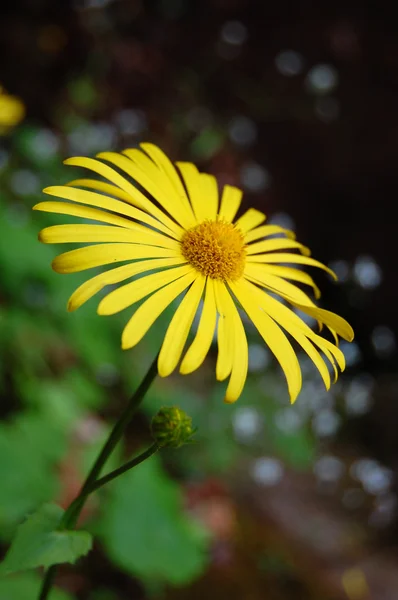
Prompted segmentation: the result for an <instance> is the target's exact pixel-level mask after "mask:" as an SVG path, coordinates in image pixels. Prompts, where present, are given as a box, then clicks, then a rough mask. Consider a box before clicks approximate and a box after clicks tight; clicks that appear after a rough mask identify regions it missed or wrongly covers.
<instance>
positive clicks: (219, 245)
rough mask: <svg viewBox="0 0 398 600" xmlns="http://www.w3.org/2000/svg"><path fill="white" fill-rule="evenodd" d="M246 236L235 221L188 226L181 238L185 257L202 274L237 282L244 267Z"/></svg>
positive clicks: (205, 222)
mask: <svg viewBox="0 0 398 600" xmlns="http://www.w3.org/2000/svg"><path fill="white" fill-rule="evenodd" d="M245 248H246V246H245V243H244V239H243V235H242V233H241V232H240V230H239V229H237V228H236V227H235V226H234V225H232V223H227V222H225V221H203V223H200V224H199V225H197V226H196V227H193V228H192V229H188V231H186V233H185V234H184V236H183V238H182V240H181V252H182V255H183V256H184V258H186V260H187V261H188V262H189V263H190V264H191V265H192V266H193V267H195V269H197V270H198V271H199V272H200V273H202V274H203V275H207V276H208V277H211V278H212V279H221V280H224V281H225V280H227V279H229V280H231V281H235V280H237V279H239V278H240V277H241V276H242V273H243V270H244V268H245V260H246V251H245Z"/></svg>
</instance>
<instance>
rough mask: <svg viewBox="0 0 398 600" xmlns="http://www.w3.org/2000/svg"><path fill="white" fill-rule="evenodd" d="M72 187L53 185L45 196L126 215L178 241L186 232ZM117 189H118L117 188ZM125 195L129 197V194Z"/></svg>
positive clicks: (115, 201) (125, 206) (102, 197)
mask: <svg viewBox="0 0 398 600" xmlns="http://www.w3.org/2000/svg"><path fill="white" fill-rule="evenodd" d="M99 183H101V182H99ZM104 185H109V184H104ZM70 186H71V184H68V185H67V186H65V185H53V186H51V187H47V188H45V189H44V190H43V192H44V193H45V194H49V195H50V196H56V197H58V198H64V199H65V200H71V201H72V202H78V203H79V204H88V205H89V206H95V207H97V208H104V209H106V210H110V211H112V212H115V213H119V214H121V215H125V216H126V217H130V218H131V219H134V220H136V221H142V222H143V223H146V224H147V225H150V226H151V227H154V228H156V229H159V231H162V232H163V233H166V234H167V235H169V236H171V237H173V238H175V239H178V240H180V239H181V237H182V235H183V233H184V230H183V229H182V228H180V232H179V234H176V233H175V231H174V230H171V229H170V228H169V227H167V226H166V225H164V223H161V222H160V221H159V220H158V219H155V218H154V217H151V216H150V215H148V213H146V212H144V211H143V210H140V209H139V208H136V207H135V206H132V205H131V204H126V202H120V200H115V199H114V198H109V196H104V195H103V194H97V193H96V192H89V191H87V190H79V189H77V188H73V187H70ZM110 187H115V186H110ZM115 189H117V188H116V187H115ZM125 195H126V196H128V194H125Z"/></svg>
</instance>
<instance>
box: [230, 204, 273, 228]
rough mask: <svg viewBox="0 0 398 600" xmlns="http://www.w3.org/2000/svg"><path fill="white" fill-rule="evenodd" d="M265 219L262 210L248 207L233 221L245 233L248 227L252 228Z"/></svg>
mask: <svg viewBox="0 0 398 600" xmlns="http://www.w3.org/2000/svg"><path fill="white" fill-rule="evenodd" d="M265 219H266V216H265V215H264V214H263V213H262V212H260V211H259V210H256V209H255V208H249V210H247V211H246V212H245V213H244V214H243V215H242V216H241V217H239V219H238V220H237V221H236V222H235V226H236V227H238V228H239V229H240V230H241V232H242V233H247V232H248V231H250V229H254V227H257V225H260V224H261V223H263V221H265Z"/></svg>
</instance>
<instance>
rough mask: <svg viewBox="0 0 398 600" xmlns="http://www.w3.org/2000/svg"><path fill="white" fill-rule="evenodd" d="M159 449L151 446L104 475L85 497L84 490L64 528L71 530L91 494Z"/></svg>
mask: <svg viewBox="0 0 398 600" xmlns="http://www.w3.org/2000/svg"><path fill="white" fill-rule="evenodd" d="M159 448H160V446H159V445H158V444H157V443H155V444H152V446H150V447H149V448H148V449H147V450H145V452H142V454H139V455H138V456H136V457H135V458H132V459H131V460H129V461H128V462H126V463H125V464H124V465H122V466H121V467H118V468H117V469H115V470H114V471H111V472H110V473H108V474H107V475H104V477H101V478H100V479H97V481H94V483H93V484H92V485H91V487H90V488H87V489H86V490H85V492H84V495H83V490H82V491H81V492H80V494H79V495H78V497H77V498H75V500H74V501H73V502H72V504H71V505H70V506H69V508H68V510H67V512H66V513H65V515H64V519H63V521H65V516H66V514H68V515H69V517H68V519H67V523H66V524H65V522H64V523H63V526H62V528H63V529H70V527H69V526H68V524H69V523H71V522H73V521H74V519H75V517H76V518H77V517H78V516H79V514H80V511H81V508H82V506H83V504H84V503H85V501H86V499H87V497H88V496H89V495H90V494H92V493H93V492H96V491H97V490H99V488H101V487H102V486H103V485H106V484H107V483H109V482H110V481H112V480H113V479H116V477H119V475H123V473H125V472H126V471H129V470H130V469H133V468H134V467H136V466H137V465H139V464H140V463H142V462H144V460H146V459H147V458H149V457H150V456H152V455H153V454H155V452H157V451H158V450H159Z"/></svg>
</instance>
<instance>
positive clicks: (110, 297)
mask: <svg viewBox="0 0 398 600" xmlns="http://www.w3.org/2000/svg"><path fill="white" fill-rule="evenodd" d="M191 269H192V267H191V266H190V265H182V266H180V267H175V268H172V269H167V270H166V271H160V272H159V273H152V274H151V275H146V276H144V277H141V278H140V279H136V280H135V281H131V282H130V283H127V284H126V285H123V286H121V287H119V288H117V289H116V290H113V291H112V292H110V293H109V294H107V295H106V296H105V297H104V298H103V299H102V300H101V302H100V303H99V305H98V309H97V312H98V314H99V315H114V314H115V313H117V312H120V311H121V310H124V309H125V308H127V307H128V306H131V305H132V304H134V303H135V302H138V300H142V298H145V296H148V295H149V294H152V293H153V292H155V291H156V290H158V289H159V288H160V287H163V286H165V285H167V284H168V283H170V282H172V281H175V280H176V279H179V278H180V277H182V276H183V275H186V274H187V273H189V272H190V271H191Z"/></svg>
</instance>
